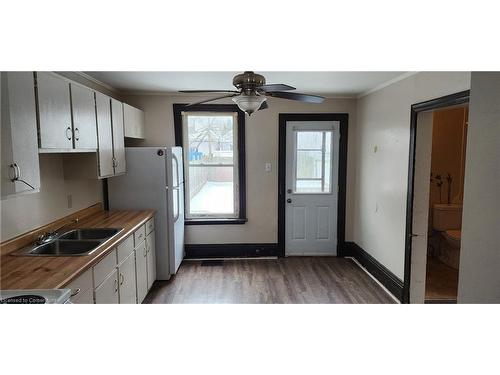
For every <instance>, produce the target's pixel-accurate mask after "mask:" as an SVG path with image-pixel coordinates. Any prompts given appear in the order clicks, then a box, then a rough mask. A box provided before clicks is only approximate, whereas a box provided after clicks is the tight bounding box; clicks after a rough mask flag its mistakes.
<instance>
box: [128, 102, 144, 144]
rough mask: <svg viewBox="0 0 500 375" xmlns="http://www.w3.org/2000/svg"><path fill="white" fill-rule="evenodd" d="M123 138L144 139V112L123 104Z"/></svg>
mask: <svg viewBox="0 0 500 375" xmlns="http://www.w3.org/2000/svg"><path fill="white" fill-rule="evenodd" d="M123 118H124V128H125V137H127V138H139V139H144V137H145V134H144V122H145V121H144V112H143V111H141V110H140V109H137V108H135V107H132V106H131V105H128V104H126V103H123Z"/></svg>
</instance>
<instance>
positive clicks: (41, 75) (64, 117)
mask: <svg viewBox="0 0 500 375" xmlns="http://www.w3.org/2000/svg"><path fill="white" fill-rule="evenodd" d="M35 86H36V92H37V95H38V98H37V99H38V128H39V141H40V145H39V146H40V152H95V151H96V150H97V129H96V111H95V99H94V91H93V90H91V89H89V88H87V87H85V86H82V85H79V84H77V83H73V82H70V81H69V80H68V79H66V78H64V77H61V76H59V75H57V74H55V73H50V72H38V73H36V83H35Z"/></svg>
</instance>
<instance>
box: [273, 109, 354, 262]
mask: <svg viewBox="0 0 500 375" xmlns="http://www.w3.org/2000/svg"><path fill="white" fill-rule="evenodd" d="M288 121H338V122H339V123H340V132H339V176H338V184H339V188H338V202H337V204H338V206H337V256H339V257H342V256H346V255H347V251H346V250H345V216H346V184H347V128H348V122H349V115H348V114H347V113H280V114H279V145H278V251H277V253H278V256H280V257H284V256H285V199H286V193H285V185H286V123H287V122H288Z"/></svg>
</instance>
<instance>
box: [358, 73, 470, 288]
mask: <svg viewBox="0 0 500 375" xmlns="http://www.w3.org/2000/svg"><path fill="white" fill-rule="evenodd" d="M469 87H470V73H468V72H425V73H418V74H415V75H412V76H410V77H408V78H406V79H404V80H401V81H398V82H396V83H394V84H391V85H390V86H387V87H385V88H383V89H381V90H378V91H375V92H373V93H371V94H369V95H366V96H364V97H362V98H360V99H359V100H358V103H357V104H358V105H357V124H356V132H355V134H352V132H351V135H353V136H354V149H355V150H356V156H355V157H354V159H355V160H356V176H355V181H356V183H355V184H353V185H351V186H354V190H355V191H354V199H353V200H354V207H353V212H352V214H351V217H352V223H351V225H352V231H353V232H352V234H353V240H354V242H356V243H357V244H358V245H359V246H361V247H362V248H363V249H364V250H366V251H367V252H368V253H369V254H370V255H372V256H373V257H374V258H375V259H377V260H378V261H379V262H380V263H382V264H383V265H384V266H385V267H387V268H388V269H389V270H390V271H392V272H393V273H394V274H395V275H396V276H397V277H399V278H400V279H403V277H404V253H405V238H404V236H405V222H406V197H407V194H406V193H407V180H408V156H409V139H410V109H411V105H412V104H414V103H418V102H422V101H425V100H429V99H433V98H438V97H441V96H444V95H448V94H452V93H456V92H459V91H463V90H467V89H469ZM351 141H352V139H351ZM375 148H376V149H377V151H376V152H375Z"/></svg>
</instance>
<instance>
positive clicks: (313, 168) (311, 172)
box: [297, 150, 323, 179]
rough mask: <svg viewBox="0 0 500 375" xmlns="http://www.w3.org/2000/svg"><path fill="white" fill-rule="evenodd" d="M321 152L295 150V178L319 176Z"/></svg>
mask: <svg viewBox="0 0 500 375" xmlns="http://www.w3.org/2000/svg"><path fill="white" fill-rule="evenodd" d="M322 157H323V153H322V152H321V151H302V150H297V179H300V178H320V179H321V177H322V175H321V169H322V167H321V165H322Z"/></svg>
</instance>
